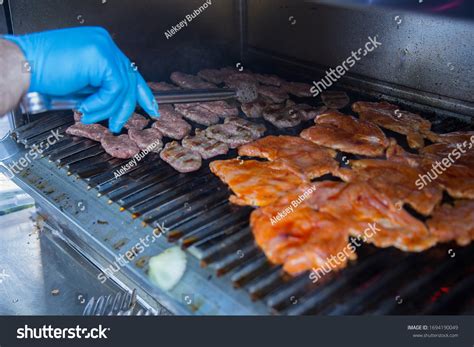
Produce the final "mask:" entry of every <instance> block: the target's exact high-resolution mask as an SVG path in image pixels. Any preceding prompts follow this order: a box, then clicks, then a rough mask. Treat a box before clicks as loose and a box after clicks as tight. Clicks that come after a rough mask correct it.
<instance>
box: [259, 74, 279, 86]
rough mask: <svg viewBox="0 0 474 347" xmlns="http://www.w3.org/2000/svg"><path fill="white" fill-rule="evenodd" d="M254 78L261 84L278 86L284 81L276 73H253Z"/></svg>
mask: <svg viewBox="0 0 474 347" xmlns="http://www.w3.org/2000/svg"><path fill="white" fill-rule="evenodd" d="M255 78H256V79H257V81H258V82H260V83H261V84H266V85H269V86H275V87H280V86H281V85H282V84H283V83H285V81H284V80H283V79H281V78H280V77H278V76H276V75H265V74H255Z"/></svg>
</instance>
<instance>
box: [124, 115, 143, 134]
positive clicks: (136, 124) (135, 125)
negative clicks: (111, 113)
mask: <svg viewBox="0 0 474 347" xmlns="http://www.w3.org/2000/svg"><path fill="white" fill-rule="evenodd" d="M148 122H149V121H148V119H146V118H145V117H143V116H142V115H141V114H138V113H133V114H132V116H131V117H130V118H129V119H128V121H127V123H125V125H124V128H125V129H138V130H142V129H143V128H145V127H146V126H147V125H148Z"/></svg>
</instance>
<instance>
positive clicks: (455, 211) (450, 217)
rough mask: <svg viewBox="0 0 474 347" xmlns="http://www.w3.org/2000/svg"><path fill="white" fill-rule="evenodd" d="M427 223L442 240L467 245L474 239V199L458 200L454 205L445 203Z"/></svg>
mask: <svg viewBox="0 0 474 347" xmlns="http://www.w3.org/2000/svg"><path fill="white" fill-rule="evenodd" d="M427 223H428V227H429V229H430V232H431V233H432V234H433V235H434V236H435V237H437V238H438V240H439V241H440V242H449V241H453V240H455V241H456V242H457V243H458V244H459V245H461V246H466V245H468V244H469V243H471V241H472V240H474V200H457V201H455V202H454V205H453V206H452V205H449V204H443V205H442V206H440V207H438V208H437V209H436V210H435V212H434V214H433V217H432V218H431V219H429V220H428V222H427Z"/></svg>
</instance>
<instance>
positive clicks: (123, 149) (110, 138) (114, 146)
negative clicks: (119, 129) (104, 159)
mask: <svg viewBox="0 0 474 347" xmlns="http://www.w3.org/2000/svg"><path fill="white" fill-rule="evenodd" d="M100 143H101V145H102V147H103V148H104V150H105V151H106V152H107V153H108V154H110V155H111V156H112V157H115V158H120V159H129V158H132V157H133V156H135V155H137V154H138V153H140V148H138V146H137V145H136V144H135V142H133V141H132V140H131V139H130V137H128V135H119V136H114V135H111V134H107V135H105V136H104V137H103V138H102V140H101V141H100Z"/></svg>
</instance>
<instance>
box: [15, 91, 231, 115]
mask: <svg viewBox="0 0 474 347" xmlns="http://www.w3.org/2000/svg"><path fill="white" fill-rule="evenodd" d="M153 95H154V96H155V99H156V101H157V102H158V104H178V103H193V102H204V101H217V100H226V99H233V98H235V97H236V96H237V92H236V90H235V89H218V88H214V89H182V90H168V91H160V92H153ZM84 97H85V95H84V94H76V95H73V96H68V97H50V96H48V95H44V94H40V93H37V92H30V93H27V94H26V95H25V96H24V97H23V98H22V100H21V102H20V108H21V112H22V113H24V114H37V113H42V112H46V111H62V110H74V109H77V108H78V107H79V105H80V103H81V102H82V101H83V100H84Z"/></svg>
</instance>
